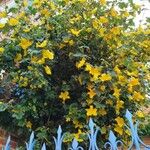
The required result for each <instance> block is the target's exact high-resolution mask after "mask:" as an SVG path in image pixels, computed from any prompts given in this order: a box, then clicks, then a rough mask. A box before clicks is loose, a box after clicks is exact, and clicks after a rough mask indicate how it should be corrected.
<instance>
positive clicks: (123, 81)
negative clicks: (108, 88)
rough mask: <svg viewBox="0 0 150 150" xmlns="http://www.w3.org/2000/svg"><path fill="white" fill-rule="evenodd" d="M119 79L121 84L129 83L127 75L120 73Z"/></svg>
mask: <svg viewBox="0 0 150 150" xmlns="http://www.w3.org/2000/svg"><path fill="white" fill-rule="evenodd" d="M118 80H119V82H118V83H119V84H120V85H125V84H126V83H127V79H126V77H125V76H122V75H118Z"/></svg>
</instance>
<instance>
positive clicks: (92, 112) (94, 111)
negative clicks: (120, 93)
mask: <svg viewBox="0 0 150 150" xmlns="http://www.w3.org/2000/svg"><path fill="white" fill-rule="evenodd" d="M86 115H87V116H88V117H90V116H97V109H96V108H93V105H91V106H90V108H88V109H86Z"/></svg>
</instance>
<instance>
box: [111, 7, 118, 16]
mask: <svg viewBox="0 0 150 150" xmlns="http://www.w3.org/2000/svg"><path fill="white" fill-rule="evenodd" d="M110 14H111V16H112V17H117V15H118V12H117V11H116V10H115V9H114V8H112V9H111V11H110Z"/></svg>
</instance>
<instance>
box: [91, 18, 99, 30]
mask: <svg viewBox="0 0 150 150" xmlns="http://www.w3.org/2000/svg"><path fill="white" fill-rule="evenodd" d="M92 25H93V28H95V29H97V28H98V27H99V22H98V20H97V19H94V20H93V22H92Z"/></svg>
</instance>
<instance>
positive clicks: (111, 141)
mask: <svg viewBox="0 0 150 150" xmlns="http://www.w3.org/2000/svg"><path fill="white" fill-rule="evenodd" d="M125 117H126V119H127V120H128V124H129V126H126V127H127V128H128V129H129V130H130V132H131V139H132V140H131V145H130V146H129V147H128V148H127V149H128V150H131V149H132V148H134V149H136V150H141V145H142V146H143V147H144V150H150V146H149V145H145V144H144V143H143V142H142V140H141V139H140V138H139V135H138V132H137V131H138V122H136V123H135V124H134V123H133V120H132V114H131V113H130V112H129V111H128V110H127V111H126V115H125ZM89 129H90V132H89V133H87V136H88V139H89V148H88V150H100V148H98V146H97V135H98V132H100V129H99V128H98V127H97V126H96V124H95V123H94V122H93V120H92V119H90V120H89ZM53 138H54V143H55V145H54V147H55V150H62V144H63V139H64V133H63V132H62V128H61V126H59V127H58V130H57V137H53ZM118 145H119V147H122V149H123V142H122V141H121V140H117V137H116V136H115V135H114V133H113V131H110V133H109V138H108V142H106V143H105V145H104V146H102V148H105V149H109V150H118V149H119V148H118ZM34 146H35V138H34V132H32V133H31V136H30V139H29V142H28V143H26V150H33V149H34ZM2 150H10V137H8V139H7V142H6V145H5V147H4V148H3V149H2ZM41 150H46V145H45V143H44V144H43V146H42V148H41ZM68 150H84V148H83V147H81V146H80V145H79V143H78V142H77V141H76V139H73V141H72V144H71V147H70V148H69V149H68Z"/></svg>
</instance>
